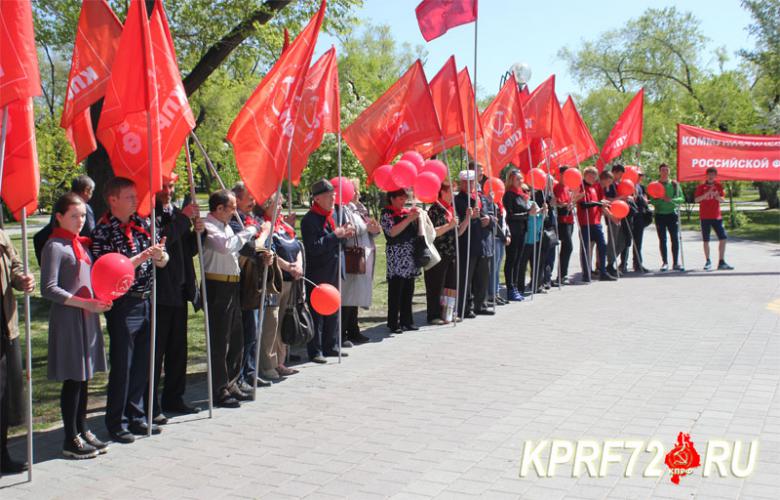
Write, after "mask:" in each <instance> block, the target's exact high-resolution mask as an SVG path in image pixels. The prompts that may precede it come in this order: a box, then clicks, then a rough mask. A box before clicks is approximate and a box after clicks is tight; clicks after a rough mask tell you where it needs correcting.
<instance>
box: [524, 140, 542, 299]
mask: <svg viewBox="0 0 780 500" xmlns="http://www.w3.org/2000/svg"><path fill="white" fill-rule="evenodd" d="M525 150H526V152H527V153H528V167H529V170H528V172H529V173H530V172H531V170H533V168H534V164H533V163H534V162H533V159H532V158H531V146H530V145H529V146H528V147H527V148H526V149H525ZM531 201H532V202H533V203H536V188H535V187H534V182H533V179H531ZM537 208H538V209H539V210H541V209H542V207H539V206H538V205H537ZM531 217H533V218H534V219H533V221H534V234H533V235H532V240H535V239H536V232H535V231H536V216H535V215H531V214H530V213H529V214H528V229H527V230H526V232H528V230H530V228H531ZM536 254H537V251H536V243H535V242H534V243H533V255H532V256H531V259H532V260H531V262H532V263H531V267H532V269H531V301H532V302H533V300H534V295H535V294H536V267H535V266H536ZM523 274H525V273H523ZM521 285H523V290H521V291H520V293H523V291H525V283H521Z"/></svg>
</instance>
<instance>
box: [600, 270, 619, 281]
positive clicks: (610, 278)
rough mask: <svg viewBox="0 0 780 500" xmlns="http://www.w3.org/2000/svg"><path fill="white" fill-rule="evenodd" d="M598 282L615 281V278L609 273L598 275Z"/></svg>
mask: <svg viewBox="0 0 780 500" xmlns="http://www.w3.org/2000/svg"><path fill="white" fill-rule="evenodd" d="M599 281H617V278H616V277H615V276H614V275H612V274H610V273H609V272H605V273H599Z"/></svg>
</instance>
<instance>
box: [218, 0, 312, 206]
mask: <svg viewBox="0 0 780 500" xmlns="http://www.w3.org/2000/svg"><path fill="white" fill-rule="evenodd" d="M324 16H325V0H323V1H322V3H321V5H320V10H319V11H318V12H317V14H316V15H315V16H314V17H313V18H312V19H311V21H309V24H308V25H306V27H305V28H304V29H303V31H302V32H301V33H300V34H299V35H298V37H297V38H296V39H295V40H294V41H293V42H292V44H290V46H289V47H288V49H287V50H286V51H284V52H283V53H282V55H281V56H279V60H278V61H277V62H276V64H274V66H273V67H272V68H271V70H270V71H269V72H268V74H266V75H265V78H263V80H262V81H261V82H260V84H259V85H258V86H257V88H256V89H255V91H254V92H253V93H252V95H251V96H250V97H249V100H247V102H246V104H245V105H244V107H243V108H241V111H239V113H238V116H236V119H235V120H234V121H233V123H232V125H230V130H228V135H227V139H228V141H230V143H231V144H232V145H233V151H234V153H235V156H236V166H237V167H238V173H239V174H240V175H241V178H242V179H243V180H244V182H245V183H246V186H247V189H249V192H250V193H252V196H254V198H255V199H256V200H257V202H258V203H263V202H264V201H265V200H267V199H268V198H269V197H270V196H271V195H272V194H274V193H275V192H276V190H277V188H278V187H279V184H281V182H282V179H283V178H284V177H285V174H286V172H287V159H288V156H289V154H290V149H291V141H292V138H293V134H294V131H295V123H296V120H297V116H298V107H299V105H300V97H301V92H302V90H303V86H304V83H305V81H306V72H307V70H308V69H309V64H310V63H311V57H312V54H313V52H314V46H315V45H316V43H317V35H318V34H319V31H320V26H322V19H323V17H324Z"/></svg>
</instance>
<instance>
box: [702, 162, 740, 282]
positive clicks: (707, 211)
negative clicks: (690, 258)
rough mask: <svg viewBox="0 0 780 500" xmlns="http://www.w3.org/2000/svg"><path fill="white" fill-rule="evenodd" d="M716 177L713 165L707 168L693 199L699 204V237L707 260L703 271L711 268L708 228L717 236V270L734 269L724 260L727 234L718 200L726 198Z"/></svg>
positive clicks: (716, 172) (716, 173) (716, 171)
mask: <svg viewBox="0 0 780 500" xmlns="http://www.w3.org/2000/svg"><path fill="white" fill-rule="evenodd" d="M717 177H718V169H717V168H715V167H710V168H708V169H707V180H706V181H705V182H702V183H701V184H699V185H698V186H697V187H696V193H695V194H694V201H696V203H698V204H699V219H700V220H701V239H702V242H703V244H704V258H705V259H707V262H706V263H705V264H704V270H705V271H710V270H711V269H712V262H710V229H714V230H715V234H716V235H717V236H718V270H720V271H728V270H731V269H734V268H733V267H731V266H730V265H728V264H726V261H725V260H724V256H725V254H726V239H727V238H728V235H727V234H726V230H725V229H724V228H723V217H722V216H721V214H720V202H722V201H726V200H725V199H724V198H723V194H724V193H723V186H721V184H720V182H718V181H717V180H715V179H716V178H717Z"/></svg>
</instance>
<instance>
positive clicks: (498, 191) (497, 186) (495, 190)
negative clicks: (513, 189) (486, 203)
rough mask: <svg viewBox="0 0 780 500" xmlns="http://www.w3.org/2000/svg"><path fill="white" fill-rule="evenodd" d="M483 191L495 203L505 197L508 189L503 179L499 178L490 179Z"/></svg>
mask: <svg viewBox="0 0 780 500" xmlns="http://www.w3.org/2000/svg"><path fill="white" fill-rule="evenodd" d="M483 189H484V191H485V192H486V193H487V194H488V195H489V196H491V197H492V198H493V201H495V200H500V199H501V198H503V197H504V193H506V187H505V186H504V183H503V181H501V179H499V178H498V177H490V178H488V180H487V182H485V187H484V188H483Z"/></svg>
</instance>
